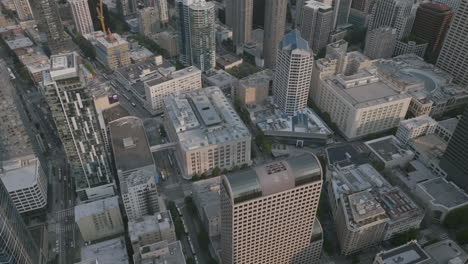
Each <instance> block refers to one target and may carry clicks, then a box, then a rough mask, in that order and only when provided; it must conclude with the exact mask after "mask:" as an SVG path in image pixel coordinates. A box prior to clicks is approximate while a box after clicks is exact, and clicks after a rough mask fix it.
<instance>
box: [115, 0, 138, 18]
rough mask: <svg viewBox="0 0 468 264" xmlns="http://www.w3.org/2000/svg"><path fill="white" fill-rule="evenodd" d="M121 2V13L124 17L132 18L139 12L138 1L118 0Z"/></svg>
mask: <svg viewBox="0 0 468 264" xmlns="http://www.w3.org/2000/svg"><path fill="white" fill-rule="evenodd" d="M118 1H120V3H119V4H120V7H121V8H120V12H121V14H122V15H123V16H130V15H133V14H135V13H136V12H137V10H138V5H137V1H136V0H118Z"/></svg>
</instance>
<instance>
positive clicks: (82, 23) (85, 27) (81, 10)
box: [68, 0, 94, 35]
mask: <svg viewBox="0 0 468 264" xmlns="http://www.w3.org/2000/svg"><path fill="white" fill-rule="evenodd" d="M68 3H70V7H71V10H72V14H73V21H75V26H76V31H78V33H80V34H81V35H84V34H89V33H91V32H94V26H93V20H92V19H91V13H90V12H89V6H88V1H87V0H68Z"/></svg>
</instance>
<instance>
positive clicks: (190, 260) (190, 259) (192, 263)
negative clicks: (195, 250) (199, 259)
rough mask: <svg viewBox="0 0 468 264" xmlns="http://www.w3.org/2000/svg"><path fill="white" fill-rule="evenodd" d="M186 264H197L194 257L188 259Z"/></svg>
mask: <svg viewBox="0 0 468 264" xmlns="http://www.w3.org/2000/svg"><path fill="white" fill-rule="evenodd" d="M185 262H187V264H195V260H194V259H193V258H192V257H188V258H187V259H186V260H185Z"/></svg>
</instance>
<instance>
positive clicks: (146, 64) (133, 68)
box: [116, 56, 175, 84]
mask: <svg viewBox="0 0 468 264" xmlns="http://www.w3.org/2000/svg"><path fill="white" fill-rule="evenodd" d="M160 70H162V71H163V73H165V72H173V71H175V67H173V66H172V65H171V64H170V63H169V62H167V61H165V60H164V59H163V58H162V57H160V56H157V57H154V58H152V59H148V60H145V61H143V62H138V63H135V64H130V65H128V66H126V67H123V68H119V69H117V70H116V71H117V72H118V73H119V74H120V75H122V76H123V77H124V78H125V79H126V80H127V81H129V82H131V83H132V84H134V83H136V82H143V81H146V80H149V79H150V78H151V77H153V76H155V75H156V74H157V73H160V72H159V71H160Z"/></svg>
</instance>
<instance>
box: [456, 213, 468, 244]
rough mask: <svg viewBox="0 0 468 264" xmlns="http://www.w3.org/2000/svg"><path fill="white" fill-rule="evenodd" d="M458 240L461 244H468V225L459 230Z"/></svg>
mask: <svg viewBox="0 0 468 264" xmlns="http://www.w3.org/2000/svg"><path fill="white" fill-rule="evenodd" d="M465 221H466V218H465ZM456 240H457V242H458V243H459V244H460V245H464V244H468V227H467V228H463V229H462V230H460V231H458V232H457V235H456Z"/></svg>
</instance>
